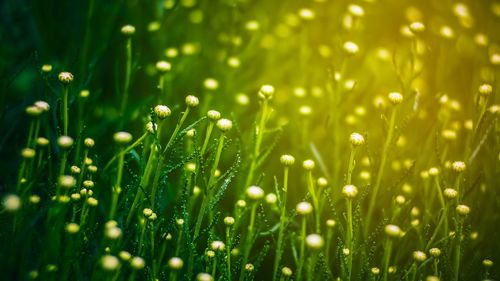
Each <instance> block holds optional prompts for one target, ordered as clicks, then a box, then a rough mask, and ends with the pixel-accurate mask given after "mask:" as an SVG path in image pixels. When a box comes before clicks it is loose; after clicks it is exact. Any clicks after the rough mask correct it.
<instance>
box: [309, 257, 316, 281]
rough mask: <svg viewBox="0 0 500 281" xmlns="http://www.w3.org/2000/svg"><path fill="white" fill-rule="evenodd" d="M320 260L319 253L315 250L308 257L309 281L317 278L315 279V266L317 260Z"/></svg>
mask: <svg viewBox="0 0 500 281" xmlns="http://www.w3.org/2000/svg"><path fill="white" fill-rule="evenodd" d="M317 260H318V253H317V252H314V253H313V254H312V255H311V256H310V257H309V259H308V265H307V281H313V280H317V279H314V275H315V274H314V267H315V265H316V261H317Z"/></svg>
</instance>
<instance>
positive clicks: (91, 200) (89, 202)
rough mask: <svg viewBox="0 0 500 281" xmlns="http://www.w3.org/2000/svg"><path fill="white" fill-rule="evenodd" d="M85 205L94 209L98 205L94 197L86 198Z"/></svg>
mask: <svg viewBox="0 0 500 281" xmlns="http://www.w3.org/2000/svg"><path fill="white" fill-rule="evenodd" d="M89 191H90V190H89ZM87 204H89V206H92V207H95V206H97V205H98V204H99V201H97V199H95V198H94V197H89V198H87Z"/></svg>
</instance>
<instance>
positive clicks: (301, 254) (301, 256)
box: [297, 217, 307, 280]
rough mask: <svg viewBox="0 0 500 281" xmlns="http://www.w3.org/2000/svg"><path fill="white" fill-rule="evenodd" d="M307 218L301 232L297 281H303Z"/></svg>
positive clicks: (303, 222) (303, 219)
mask: <svg viewBox="0 0 500 281" xmlns="http://www.w3.org/2000/svg"><path fill="white" fill-rule="evenodd" d="M306 226H307V225H306V218H305V217H303V218H302V227H301V232H300V250H299V260H298V263H299V264H298V265H297V280H302V268H303V266H304V263H303V259H304V251H305V246H306Z"/></svg>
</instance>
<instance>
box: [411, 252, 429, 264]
mask: <svg viewBox="0 0 500 281" xmlns="http://www.w3.org/2000/svg"><path fill="white" fill-rule="evenodd" d="M413 259H414V260H415V261H417V262H423V261H425V260H426V259H427V255H426V254H425V253H424V252H422V251H414V252H413Z"/></svg>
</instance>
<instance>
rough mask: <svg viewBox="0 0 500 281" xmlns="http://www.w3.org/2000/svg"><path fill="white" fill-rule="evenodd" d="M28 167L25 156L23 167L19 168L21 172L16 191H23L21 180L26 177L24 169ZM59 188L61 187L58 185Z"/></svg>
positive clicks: (22, 162)
mask: <svg viewBox="0 0 500 281" xmlns="http://www.w3.org/2000/svg"><path fill="white" fill-rule="evenodd" d="M25 169H26V159H25V158H23V160H22V161H21V167H20V168H19V173H18V176H17V183H16V193H17V194H19V193H20V191H21V184H22V183H21V182H22V181H23V178H24V171H25ZM58 188H59V187H58Z"/></svg>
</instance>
